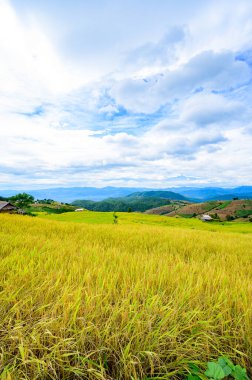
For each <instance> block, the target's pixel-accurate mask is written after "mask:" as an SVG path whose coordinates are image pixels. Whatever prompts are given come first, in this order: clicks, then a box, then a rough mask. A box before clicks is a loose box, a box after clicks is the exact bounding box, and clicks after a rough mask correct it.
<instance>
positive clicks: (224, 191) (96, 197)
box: [0, 186, 252, 203]
mask: <svg viewBox="0 0 252 380" xmlns="http://www.w3.org/2000/svg"><path fill="white" fill-rule="evenodd" d="M146 191H147V192H153V191H154V192H155V193H156V195H155V197H157V193H158V192H160V194H159V195H158V197H161V198H171V199H181V200H183V199H184V200H185V198H186V199H187V200H191V201H193V202H197V201H198V202H202V201H207V200H229V199H233V198H236V197H237V198H242V199H252V186H240V187H233V188H222V187H172V188H165V189H150V188H134V187H111V186H108V187H103V188H97V187H69V188H64V187H58V188H49V189H38V190H29V189H27V190H0V196H2V197H10V196H12V195H15V194H17V193H20V192H26V193H29V194H31V195H33V196H34V197H35V198H36V199H54V200H57V201H60V202H67V203H71V202H73V201H75V200H78V199H81V200H84V199H85V200H92V201H101V200H104V199H107V198H120V197H127V196H129V195H131V196H132V193H133V194H134V193H144V192H146ZM162 192H173V193H175V194H173V195H172V196H173V198H172V197H169V196H164V193H163V195H162ZM134 196H135V195H134ZM143 196H144V195H143ZM148 196H150V194H149V195H148ZM174 197H175V198H174ZM181 197H182V198H181ZM183 197H184V198H183Z"/></svg>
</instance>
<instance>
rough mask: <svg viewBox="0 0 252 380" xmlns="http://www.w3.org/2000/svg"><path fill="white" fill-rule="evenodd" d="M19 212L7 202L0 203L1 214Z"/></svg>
mask: <svg viewBox="0 0 252 380" xmlns="http://www.w3.org/2000/svg"><path fill="white" fill-rule="evenodd" d="M16 210H17V207H16V206H14V205H13V204H11V203H10V202H7V201H0V213H1V212H9V213H11V212H14V211H16Z"/></svg>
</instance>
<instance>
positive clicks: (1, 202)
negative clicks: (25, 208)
mask: <svg viewBox="0 0 252 380" xmlns="http://www.w3.org/2000/svg"><path fill="white" fill-rule="evenodd" d="M6 206H12V207H13V208H16V207H15V206H13V205H12V204H11V203H10V202H7V201H0V210H2V209H3V208H4V207H6Z"/></svg>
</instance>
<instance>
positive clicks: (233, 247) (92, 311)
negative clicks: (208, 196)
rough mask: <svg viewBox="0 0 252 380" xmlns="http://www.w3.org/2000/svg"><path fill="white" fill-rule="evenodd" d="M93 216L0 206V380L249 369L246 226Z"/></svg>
mask: <svg viewBox="0 0 252 380" xmlns="http://www.w3.org/2000/svg"><path fill="white" fill-rule="evenodd" d="M88 214H89V216H88ZM98 214H101V213H67V214H61V215H50V216H46V215H40V217H37V218H32V217H23V216H14V215H0V260H1V266H0V342H1V344H0V346H1V347H0V379H1V380H3V379H4V380H7V379H8V380H20V379H39V380H42V379H43V380H44V379H45V380H46V379H55V380H56V379H64V380H72V379H104V380H105V379H106V380H111V379H125V380H132V379H134V380H137V379H146V380H147V379H183V378H185V376H186V375H187V374H188V373H189V364H190V363H195V364H197V365H198V366H200V367H201V368H202V369H204V368H205V367H206V362H207V361H208V360H211V359H215V358H217V357H218V356H220V355H222V354H225V355H227V356H229V357H230V358H232V359H233V361H234V362H235V363H237V364H241V365H242V366H244V367H246V368H247V371H248V373H249V374H250V375H251V367H252V359H251V358H252V328H251V327H252V226H251V225H250V224H249V223H247V224H238V223H237V224H235V223H234V224H224V225H221V224H218V225H217V224H216V225H215V224H212V225H210V224H209V225H208V224H207V223H202V222H199V221H195V220H184V219H175V218H166V217H160V216H153V215H137V214H123V213H122V214H121V213H119V214H118V215H119V224H118V225H113V224H112V223H113V217H112V214H109V213H102V215H98ZM83 217H85V218H86V219H85V220H83V219H81V220H80V219H78V218H83ZM88 218H89V220H88ZM102 218H104V219H102ZM106 218H107V219H106ZM50 219H55V220H50ZM59 221H62V223H60V222H59ZM73 221H75V222H78V223H74V222H73Z"/></svg>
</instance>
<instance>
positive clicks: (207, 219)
mask: <svg viewBox="0 0 252 380" xmlns="http://www.w3.org/2000/svg"><path fill="white" fill-rule="evenodd" d="M200 220H202V222H211V221H212V220H213V218H212V217H211V216H210V215H207V214H204V215H201V217H200Z"/></svg>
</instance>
